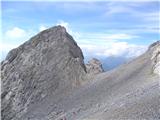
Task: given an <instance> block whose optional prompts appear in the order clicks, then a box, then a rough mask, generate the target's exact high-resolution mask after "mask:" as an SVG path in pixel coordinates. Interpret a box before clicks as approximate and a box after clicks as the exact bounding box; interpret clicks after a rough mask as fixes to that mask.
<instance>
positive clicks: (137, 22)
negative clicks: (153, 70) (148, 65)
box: [0, 1, 160, 59]
mask: <svg viewBox="0 0 160 120" xmlns="http://www.w3.org/2000/svg"><path fill="white" fill-rule="evenodd" d="M1 4H2V40H1V44H0V48H1V51H2V52H1V57H2V59H3V58H4V56H5V55H6V54H7V52H8V51H9V50H10V49H12V48H15V47H17V46H19V45H20V44H22V43H23V42H25V41H27V40H28V39H29V38H30V37H31V36H33V35H35V34H36V33H38V32H40V31H42V30H45V29H47V28H49V27H52V26H54V25H62V26H64V27H66V29H67V31H68V32H69V33H70V34H71V35H72V36H73V37H74V39H75V40H76V41H77V43H78V45H79V46H80V47H81V48H82V50H83V52H84V56H85V57H109V56H124V57H126V58H131V57H136V56H138V55H140V54H142V53H143V52H144V51H145V50H146V49H147V46H148V45H149V44H151V43H152V42H154V41H156V40H158V39H159V35H160V31H159V19H160V16H159V14H160V11H159V8H158V4H159V2H158V1H152V2H149V1H142V2H120V1H119V2H118V1H116V2H107V1H106V2H40V1H39V2H31V1H30V2H22V1H21V2H20V1H19V2H18V1H17V2H16V1H15V2H9V1H8V2H7V1H6V2H5V1H2V3H1ZM24 6H25V7H24Z"/></svg>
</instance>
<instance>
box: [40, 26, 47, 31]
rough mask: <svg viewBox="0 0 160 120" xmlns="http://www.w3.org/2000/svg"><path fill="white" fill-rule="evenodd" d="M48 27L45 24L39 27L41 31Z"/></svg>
mask: <svg viewBox="0 0 160 120" xmlns="http://www.w3.org/2000/svg"><path fill="white" fill-rule="evenodd" d="M46 29H47V27H46V26H44V25H40V27H39V31H43V30H46Z"/></svg>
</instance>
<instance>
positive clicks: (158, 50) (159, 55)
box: [149, 41, 160, 76]
mask: <svg viewBox="0 0 160 120" xmlns="http://www.w3.org/2000/svg"><path fill="white" fill-rule="evenodd" d="M149 48H150V49H153V52H152V58H151V60H152V63H153V72H154V73H155V74H158V75H159V76H160V41H157V42H155V43H153V44H152V45H151V46H150V47H149Z"/></svg>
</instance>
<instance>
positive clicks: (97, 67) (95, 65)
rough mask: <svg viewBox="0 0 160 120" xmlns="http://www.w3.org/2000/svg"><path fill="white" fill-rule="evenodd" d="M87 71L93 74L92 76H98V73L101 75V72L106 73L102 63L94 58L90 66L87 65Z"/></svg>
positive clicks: (89, 63)
mask: <svg viewBox="0 0 160 120" xmlns="http://www.w3.org/2000/svg"><path fill="white" fill-rule="evenodd" d="M86 70H87V73H89V74H90V73H91V74H98V73H101V72H104V70H103V67H102V63H101V62H100V61H99V60H98V59H96V58H93V59H91V60H90V61H89V62H88V64H86Z"/></svg>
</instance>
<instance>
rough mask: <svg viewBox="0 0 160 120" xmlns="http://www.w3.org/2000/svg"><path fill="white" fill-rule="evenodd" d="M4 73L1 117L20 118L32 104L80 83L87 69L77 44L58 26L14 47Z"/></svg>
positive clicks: (6, 118)
mask: <svg viewBox="0 0 160 120" xmlns="http://www.w3.org/2000/svg"><path fill="white" fill-rule="evenodd" d="M1 73H2V74H1V78H2V95H1V97H2V119H3V120H18V119H20V118H21V116H23V114H25V113H26V112H27V111H28V108H29V107H30V106H31V105H32V104H34V103H36V102H38V101H41V100H42V99H44V98H46V97H47V96H51V95H52V94H54V93H58V92H59V91H65V92H66V91H68V90H70V89H72V88H74V87H75V86H78V85H80V84H81V82H82V81H83V80H85V79H84V76H85V74H86V68H85V65H84V63H83V54H82V51H81V49H80V48H79V47H78V46H77V43H76V42H75V41H74V40H73V38H72V36H70V35H69V34H68V33H67V32H66V29H65V28H64V27H61V26H56V27H52V28H50V29H47V30H45V31H42V32H41V33H39V34H37V35H36V36H34V37H32V38H31V39H30V40H29V41H27V42H25V43H24V44H22V45H21V46H19V47H18V48H16V49H13V50H11V51H10V52H9V54H8V55H7V57H6V59H5V60H4V61H3V62H2V63H1Z"/></svg>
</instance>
